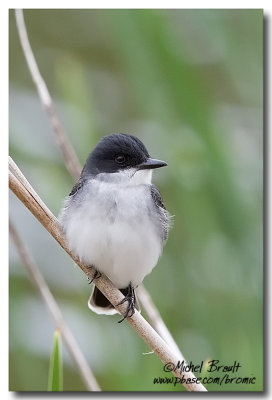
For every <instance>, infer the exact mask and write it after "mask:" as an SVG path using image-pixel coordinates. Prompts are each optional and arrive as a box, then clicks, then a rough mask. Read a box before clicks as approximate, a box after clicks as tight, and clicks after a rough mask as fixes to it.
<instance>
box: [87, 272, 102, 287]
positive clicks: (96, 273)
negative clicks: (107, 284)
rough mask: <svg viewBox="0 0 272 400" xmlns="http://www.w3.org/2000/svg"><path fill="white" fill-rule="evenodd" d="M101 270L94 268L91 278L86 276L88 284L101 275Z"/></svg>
mask: <svg viewBox="0 0 272 400" xmlns="http://www.w3.org/2000/svg"><path fill="white" fill-rule="evenodd" d="M101 275H102V274H101V272H99V271H97V270H95V273H94V276H93V277H92V279H90V278H88V279H89V281H88V284H89V285H90V284H91V283H92V282H93V281H94V280H95V279H99V278H100V277H101Z"/></svg>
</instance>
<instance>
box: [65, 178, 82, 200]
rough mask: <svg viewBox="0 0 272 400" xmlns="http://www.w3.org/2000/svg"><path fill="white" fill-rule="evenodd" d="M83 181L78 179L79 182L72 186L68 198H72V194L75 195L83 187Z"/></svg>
mask: <svg viewBox="0 0 272 400" xmlns="http://www.w3.org/2000/svg"><path fill="white" fill-rule="evenodd" d="M84 182H85V179H82V178H79V180H78V181H77V183H76V184H75V185H74V187H73V189H72V190H71V192H70V193H69V196H68V197H70V196H73V195H74V194H76V193H77V192H78V191H79V190H80V189H81V188H82V186H83V185H84Z"/></svg>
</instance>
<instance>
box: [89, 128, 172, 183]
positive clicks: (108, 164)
mask: <svg viewBox="0 0 272 400" xmlns="http://www.w3.org/2000/svg"><path fill="white" fill-rule="evenodd" d="M165 165H167V164H166V163H165V162H164V161H160V160H155V159H152V158H150V156H149V154H148V151H147V149H146V148H145V146H144V144H143V143H142V142H141V141H140V140H139V139H138V138H136V137H135V136H132V135H125V134H123V133H113V134H111V135H107V136H104V137H103V138H102V139H101V140H100V141H99V142H98V144H97V145H96V147H95V148H94V149H93V151H92V152H91V153H90V155H89V157H88V158H87V161H86V164H85V166H84V168H83V171H82V175H89V174H91V175H96V174H99V173H115V172H118V171H120V170H124V169H128V168H135V169H139V170H141V169H152V168H159V167H163V166H165Z"/></svg>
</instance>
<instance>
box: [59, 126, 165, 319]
mask: <svg viewBox="0 0 272 400" xmlns="http://www.w3.org/2000/svg"><path fill="white" fill-rule="evenodd" d="M166 165H167V164H166V162H164V161H160V160H156V159H154V158H151V157H150V156H149V154H148V151H147V149H146V148H145V146H144V145H143V143H142V142H141V141H140V140H139V139H138V138H137V137H135V136H132V135H125V134H123V133H117V134H111V135H108V136H104V137H103V138H102V139H101V140H100V141H99V143H98V144H97V146H96V147H95V148H94V149H93V151H92V152H91V153H90V155H89V156H88V158H87V161H86V163H85V165H84V168H83V170H82V173H81V176H80V178H79V180H78V182H77V183H76V184H75V186H74V187H73V189H72V191H71V193H70V194H69V196H68V197H67V198H66V200H65V204H64V207H63V209H62V211H61V213H60V216H59V220H60V223H61V226H62V228H63V231H64V234H65V236H66V239H67V242H68V246H69V247H70V249H71V251H72V252H73V253H74V254H75V255H76V256H77V257H78V258H79V259H80V261H81V262H82V263H84V264H85V265H90V266H93V267H94V268H95V270H96V273H95V276H94V279H95V278H98V277H99V276H100V275H101V273H104V274H105V275H107V276H108V278H109V279H110V280H111V281H112V283H113V284H114V285H115V286H116V287H117V288H118V289H120V290H121V291H122V293H123V294H124V295H125V298H124V299H123V301H122V303H124V302H126V301H127V302H128V307H127V310H126V313H125V314H124V315H123V318H122V319H121V321H123V320H124V319H125V318H126V317H127V316H132V315H133V314H134V311H135V310H134V306H135V307H136V308H138V307H137V304H136V299H135V293H134V288H136V287H137V286H138V285H139V284H140V283H141V282H142V281H143V279H144V277H145V276H146V275H148V274H149V273H150V272H151V270H152V269H153V268H154V267H155V265H156V264H157V261H158V259H159V257H160V255H161V253H162V248H163V245H164V243H165V241H166V239H167V235H168V230H169V221H170V216H169V214H168V212H167V211H166V209H165V206H164V204H163V200H162V197H161V195H160V192H159V190H158V189H157V188H156V186H155V185H153V184H152V183H151V178H152V171H153V169H155V168H160V167H164V166H166ZM88 306H89V308H90V309H92V310H93V311H95V312H96V313H98V314H109V315H112V314H115V313H117V311H116V310H115V308H114V307H113V306H112V304H111V303H110V302H109V301H108V299H106V297H105V296H104V295H103V294H102V293H101V292H100V291H99V290H98V289H97V287H96V286H94V290H93V292H92V294H91V297H90V300H89V302H88ZM121 321H119V322H121Z"/></svg>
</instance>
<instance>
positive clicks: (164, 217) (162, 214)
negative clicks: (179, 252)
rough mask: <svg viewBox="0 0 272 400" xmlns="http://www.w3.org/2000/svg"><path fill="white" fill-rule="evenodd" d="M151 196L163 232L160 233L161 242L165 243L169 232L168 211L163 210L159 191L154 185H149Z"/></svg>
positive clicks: (163, 206)
mask: <svg viewBox="0 0 272 400" xmlns="http://www.w3.org/2000/svg"><path fill="white" fill-rule="evenodd" d="M151 196H152V198H153V200H154V203H155V206H156V208H157V210H158V213H159V218H160V225H161V227H162V231H163V232H162V234H163V240H164V241H165V240H166V239H167V236H168V232H169V227H170V224H169V222H170V216H169V213H168V211H167V210H166V208H165V205H164V202H163V199H162V196H161V194H160V191H159V189H157V188H156V186H155V185H151Z"/></svg>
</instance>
